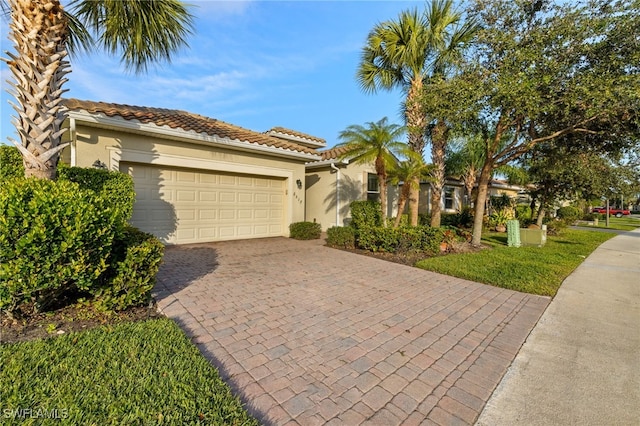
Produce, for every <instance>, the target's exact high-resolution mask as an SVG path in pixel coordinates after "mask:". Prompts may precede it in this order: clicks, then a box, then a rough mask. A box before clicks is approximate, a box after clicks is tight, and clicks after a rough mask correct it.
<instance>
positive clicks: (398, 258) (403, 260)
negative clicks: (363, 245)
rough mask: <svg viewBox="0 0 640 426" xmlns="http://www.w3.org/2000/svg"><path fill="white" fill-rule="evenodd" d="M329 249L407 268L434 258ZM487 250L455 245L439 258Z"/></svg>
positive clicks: (415, 254)
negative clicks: (423, 260)
mask: <svg viewBox="0 0 640 426" xmlns="http://www.w3.org/2000/svg"><path fill="white" fill-rule="evenodd" d="M327 247H332V248H335V249H338V250H344V251H348V252H350V253H357V254H361V255H364V256H369V257H375V258H377V259H382V260H386V261H388V262H394V263H400V264H402V265H407V266H415V264H416V263H417V262H419V261H420V260H422V259H427V258H429V257H433V256H429V255H426V254H424V253H386V252H372V251H368V250H362V249H347V248H344V247H333V246H327ZM487 248H489V246H486V245H483V246H481V247H474V246H472V245H471V244H469V243H455V244H454V245H453V246H449V248H448V249H447V251H445V252H442V253H440V254H439V256H446V255H448V254H457V253H471V252H476V251H480V250H485V249H487Z"/></svg>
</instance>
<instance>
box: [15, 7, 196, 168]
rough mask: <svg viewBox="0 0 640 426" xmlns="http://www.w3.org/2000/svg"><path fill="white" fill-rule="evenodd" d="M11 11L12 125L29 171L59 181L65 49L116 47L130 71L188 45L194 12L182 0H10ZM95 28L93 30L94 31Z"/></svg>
mask: <svg viewBox="0 0 640 426" xmlns="http://www.w3.org/2000/svg"><path fill="white" fill-rule="evenodd" d="M7 2H8V6H9V8H8V10H9V12H10V15H11V20H10V23H9V39H10V40H11V41H12V42H13V47H14V53H12V52H6V54H7V55H8V57H9V58H8V59H3V60H4V61H5V62H7V64H8V66H9V69H10V70H11V73H12V74H13V76H12V81H11V82H10V84H11V86H12V87H13V90H12V91H10V92H9V93H10V94H11V95H12V96H13V97H14V98H15V99H16V101H17V103H16V104H13V105H12V106H13V108H14V110H15V111H16V113H17V118H16V119H14V124H15V126H16V130H17V132H18V135H19V139H20V141H19V142H17V141H14V140H11V141H12V142H13V143H14V144H15V145H16V146H17V147H18V149H19V150H20V153H21V154H22V158H23V162H24V165H25V175H26V176H27V177H29V176H35V177H38V178H44V179H55V177H56V166H57V164H58V160H59V158H60V152H61V151H62V149H64V148H65V146H67V144H63V143H61V136H62V134H63V133H64V131H65V130H64V129H62V123H63V122H64V120H65V119H66V111H65V108H64V106H63V105H62V94H63V93H64V92H65V90H64V89H63V85H64V83H65V82H66V81H67V79H66V78H65V75H66V74H68V73H69V72H71V67H70V63H69V62H68V61H67V56H68V51H71V52H79V51H82V50H84V49H90V48H92V47H94V46H98V47H102V48H103V49H105V50H106V51H108V52H109V53H111V54H116V53H119V54H120V56H121V60H122V62H123V63H124V65H125V66H126V67H127V68H128V69H132V70H134V71H136V72H142V71H144V70H146V67H147V65H148V64H151V63H155V62H159V61H162V60H169V59H170V58H171V56H172V54H173V53H175V52H176V51H177V50H178V49H179V48H181V47H182V46H184V45H186V41H185V40H186V36H187V35H188V34H189V33H190V31H191V28H192V16H191V14H190V13H189V12H188V10H187V8H186V6H185V5H184V4H183V3H182V2H180V1H178V0H155V1H144V0H128V1H112V0H74V1H72V2H71V3H70V4H69V6H70V11H71V12H70V13H69V12H67V11H65V10H64V9H63V6H62V4H61V2H60V1H59V0H7ZM92 34H93V35H92Z"/></svg>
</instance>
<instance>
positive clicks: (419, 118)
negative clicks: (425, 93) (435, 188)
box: [405, 75, 426, 226]
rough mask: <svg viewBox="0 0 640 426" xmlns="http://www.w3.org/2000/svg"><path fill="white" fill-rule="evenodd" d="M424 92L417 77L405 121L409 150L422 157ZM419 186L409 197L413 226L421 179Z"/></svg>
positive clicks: (410, 91) (410, 90)
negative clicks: (422, 95)
mask: <svg viewBox="0 0 640 426" xmlns="http://www.w3.org/2000/svg"><path fill="white" fill-rule="evenodd" d="M421 92H422V76H421V75H416V76H414V78H413V80H412V81H411V86H410V87H409V93H407V100H406V105H405V120H406V124H407V133H408V134H409V148H411V150H412V151H413V152H416V153H418V154H420V155H421V156H422V153H423V151H424V132H425V128H426V118H425V114H424V108H423V107H422V104H421V103H420V96H421ZM416 180H417V181H418V184H417V185H416V186H413V185H412V186H411V195H410V196H409V223H410V224H411V226H417V225H418V206H419V202H420V178H416Z"/></svg>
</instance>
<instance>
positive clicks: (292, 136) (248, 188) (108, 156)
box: [63, 99, 325, 244]
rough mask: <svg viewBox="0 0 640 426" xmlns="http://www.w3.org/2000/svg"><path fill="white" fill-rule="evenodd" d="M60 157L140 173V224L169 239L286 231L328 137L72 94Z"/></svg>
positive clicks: (299, 210)
mask: <svg viewBox="0 0 640 426" xmlns="http://www.w3.org/2000/svg"><path fill="white" fill-rule="evenodd" d="M66 105H67V107H68V108H69V121H68V129H69V131H68V132H67V134H66V138H67V140H68V141H69V142H70V146H69V147H68V148H66V149H65V151H64V153H63V161H65V162H67V163H69V164H71V165H75V166H81V167H91V166H96V165H104V166H106V167H107V168H108V169H109V170H119V171H121V172H124V173H128V174H130V175H131V176H133V180H134V184H135V190H136V203H135V206H134V213H133V218H132V220H131V222H132V224H133V225H134V226H137V227H139V228H140V229H142V230H145V231H147V232H151V233H153V234H155V235H156V236H158V237H159V238H160V239H161V240H162V241H163V242H165V243H169V244H185V243H198V242H207V241H220V240H231V239H244V238H260V237H273V236H287V235H288V232H289V224H290V223H292V222H298V221H302V220H304V219H305V187H304V183H305V164H306V163H308V162H313V161H317V160H320V158H321V156H320V154H318V153H317V148H320V147H324V146H325V143H324V141H323V140H321V139H318V138H313V137H308V136H306V135H302V134H297V133H295V132H289V131H287V130H286V129H282V128H274V129H271V130H270V131H268V132H265V133H259V132H254V131H251V130H247V129H244V128H241V127H238V126H234V125H231V124H228V123H225V122H222V121H219V120H215V119H212V118H208V117H203V116H200V115H196V114H191V113H188V112H185V111H178V110H170V109H160V108H144V107H136V106H129V105H119V104H108V103H103V102H90V101H80V100H76V99H69V100H67V101H66Z"/></svg>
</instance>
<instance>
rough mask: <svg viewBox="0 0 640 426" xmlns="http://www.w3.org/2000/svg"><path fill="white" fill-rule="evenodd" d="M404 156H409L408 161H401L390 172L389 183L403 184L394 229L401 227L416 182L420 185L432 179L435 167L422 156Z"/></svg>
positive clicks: (408, 154) (407, 153) (407, 154)
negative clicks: (403, 214) (403, 213)
mask: <svg viewBox="0 0 640 426" xmlns="http://www.w3.org/2000/svg"><path fill="white" fill-rule="evenodd" d="M404 154H405V155H406V156H407V159H406V160H403V161H400V162H399V163H398V164H396V166H395V167H394V168H392V169H391V170H390V171H389V181H390V182H391V183H392V184H394V185H398V184H399V183H400V182H402V189H401V190H400V197H399V198H398V214H397V215H396V220H395V222H394V223H393V227H394V228H397V227H398V226H399V225H400V221H401V220H402V212H404V208H405V206H406V204H407V200H409V199H410V197H411V193H412V191H411V189H414V188H412V186H414V185H416V182H418V185H419V184H420V182H421V181H423V180H427V179H430V175H431V172H432V170H433V166H432V165H430V164H426V163H425V162H424V160H423V158H422V156H421V155H419V154H417V153H415V152H413V151H409V152H404ZM418 189H419V187H418ZM414 193H415V191H414Z"/></svg>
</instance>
